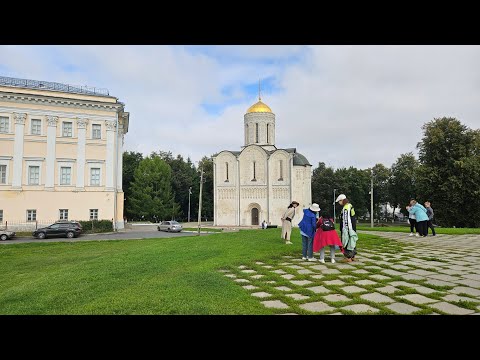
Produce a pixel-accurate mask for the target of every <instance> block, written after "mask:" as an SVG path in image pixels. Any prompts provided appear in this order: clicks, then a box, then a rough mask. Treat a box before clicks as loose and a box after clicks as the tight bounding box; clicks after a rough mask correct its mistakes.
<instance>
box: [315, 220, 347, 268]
mask: <svg viewBox="0 0 480 360" xmlns="http://www.w3.org/2000/svg"><path fill="white" fill-rule="evenodd" d="M327 245H329V246H330V259H331V262H332V264H333V263H335V246H338V247H339V248H340V251H341V252H342V253H343V245H342V240H340V237H339V236H338V234H337V231H336V230H335V223H334V220H333V218H332V217H331V216H330V214H329V213H327V212H326V211H324V212H323V214H322V216H320V218H319V219H318V221H317V231H316V233H315V237H314V238H313V251H314V252H318V251H320V262H321V263H325V246H327Z"/></svg>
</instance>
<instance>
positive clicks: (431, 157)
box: [417, 117, 480, 227]
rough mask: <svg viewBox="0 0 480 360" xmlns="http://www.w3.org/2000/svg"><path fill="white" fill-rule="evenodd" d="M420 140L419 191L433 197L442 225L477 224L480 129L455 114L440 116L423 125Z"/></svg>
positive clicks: (473, 225)
mask: <svg viewBox="0 0 480 360" xmlns="http://www.w3.org/2000/svg"><path fill="white" fill-rule="evenodd" d="M422 129H423V131H424V136H423V138H422V141H421V142H420V143H418V145H417V148H418V149H419V159H420V163H421V166H420V169H419V171H418V187H419V195H420V197H421V199H422V202H423V201H426V200H428V201H430V202H431V203H432V207H433V208H434V209H435V219H436V221H437V222H438V223H439V224H440V225H442V226H457V227H478V226H480V212H479V211H478V205H477V204H476V202H475V201H474V200H475V199H478V198H479V195H480V155H479V154H480V140H479V137H480V135H479V130H472V129H470V128H468V127H467V126H465V125H463V124H462V123H461V122H460V121H459V120H457V119H455V118H448V117H443V118H438V119H434V120H433V121H430V122H428V123H426V124H425V125H424V126H423V127H422Z"/></svg>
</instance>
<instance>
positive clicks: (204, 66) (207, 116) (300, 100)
mask: <svg viewBox="0 0 480 360" xmlns="http://www.w3.org/2000/svg"><path fill="white" fill-rule="evenodd" d="M479 63H480V47H479V46H296V45H294V46H290V45H289V46H271V45H267V46H260V45H255V46H246V45H245V46H237V45H229V46H56V45H48V46H39V45H37V46H0V76H12V77H18V78H27V79H35V80H45V81H56V82H62V83H67V84H73V85H88V86H92V87H102V88H108V89H109V91H110V94H111V95H113V96H116V97H118V98H119V100H120V101H122V102H124V103H125V104H126V110H127V111H130V113H131V116H130V129H129V133H128V134H127V135H126V137H125V146H126V149H127V150H132V151H140V152H143V153H145V154H148V153H150V152H151V151H154V150H170V151H172V152H173V153H179V154H182V155H184V156H185V157H187V156H190V157H191V158H192V160H194V161H197V160H199V159H200V158H201V157H202V156H203V155H211V154H213V153H215V152H218V151H220V150H223V149H229V150H238V149H240V147H241V146H242V145H243V139H244V137H243V115H244V114H245V111H246V109H248V107H249V106H250V105H252V104H253V103H255V102H256V101H257V97H258V80H259V79H262V101H264V102H265V103H266V104H268V105H269V106H270V107H271V108H272V110H273V112H274V113H275V115H276V132H277V136H276V139H277V147H280V148H289V147H296V148H297V150H298V151H299V152H301V153H303V154H304V155H305V156H306V157H307V158H308V159H309V160H310V162H311V163H312V164H314V165H316V164H318V162H319V161H323V162H325V163H327V164H328V165H332V166H335V167H342V166H350V165H353V166H357V167H363V168H366V167H370V166H373V165H374V164H375V163H384V164H385V165H387V166H389V165H391V163H392V162H394V161H395V159H396V158H397V157H398V156H399V155H400V154H402V153H405V152H410V151H413V152H415V146H416V144H417V143H418V141H420V140H421V137H422V133H421V126H422V124H423V123H425V122H427V121H430V120H432V119H433V118H434V117H440V116H455V117H457V118H459V119H460V120H461V121H462V122H464V123H465V124H466V125H468V126H470V127H474V128H479V127H480V108H479V105H478V99H479V98H480V67H479V66H478V64H479Z"/></svg>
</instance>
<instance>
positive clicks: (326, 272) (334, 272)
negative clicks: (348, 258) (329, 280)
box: [322, 269, 340, 274]
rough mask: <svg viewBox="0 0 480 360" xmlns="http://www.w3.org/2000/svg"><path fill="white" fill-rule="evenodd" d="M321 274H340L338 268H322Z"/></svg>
mask: <svg viewBox="0 0 480 360" xmlns="http://www.w3.org/2000/svg"><path fill="white" fill-rule="evenodd" d="M322 274H340V270H337V269H327V270H323V271H322Z"/></svg>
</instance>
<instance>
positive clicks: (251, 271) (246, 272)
mask: <svg viewBox="0 0 480 360" xmlns="http://www.w3.org/2000/svg"><path fill="white" fill-rule="evenodd" d="M241 272H242V273H245V274H254V273H256V271H255V270H252V269H245V270H242V271H241Z"/></svg>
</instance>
